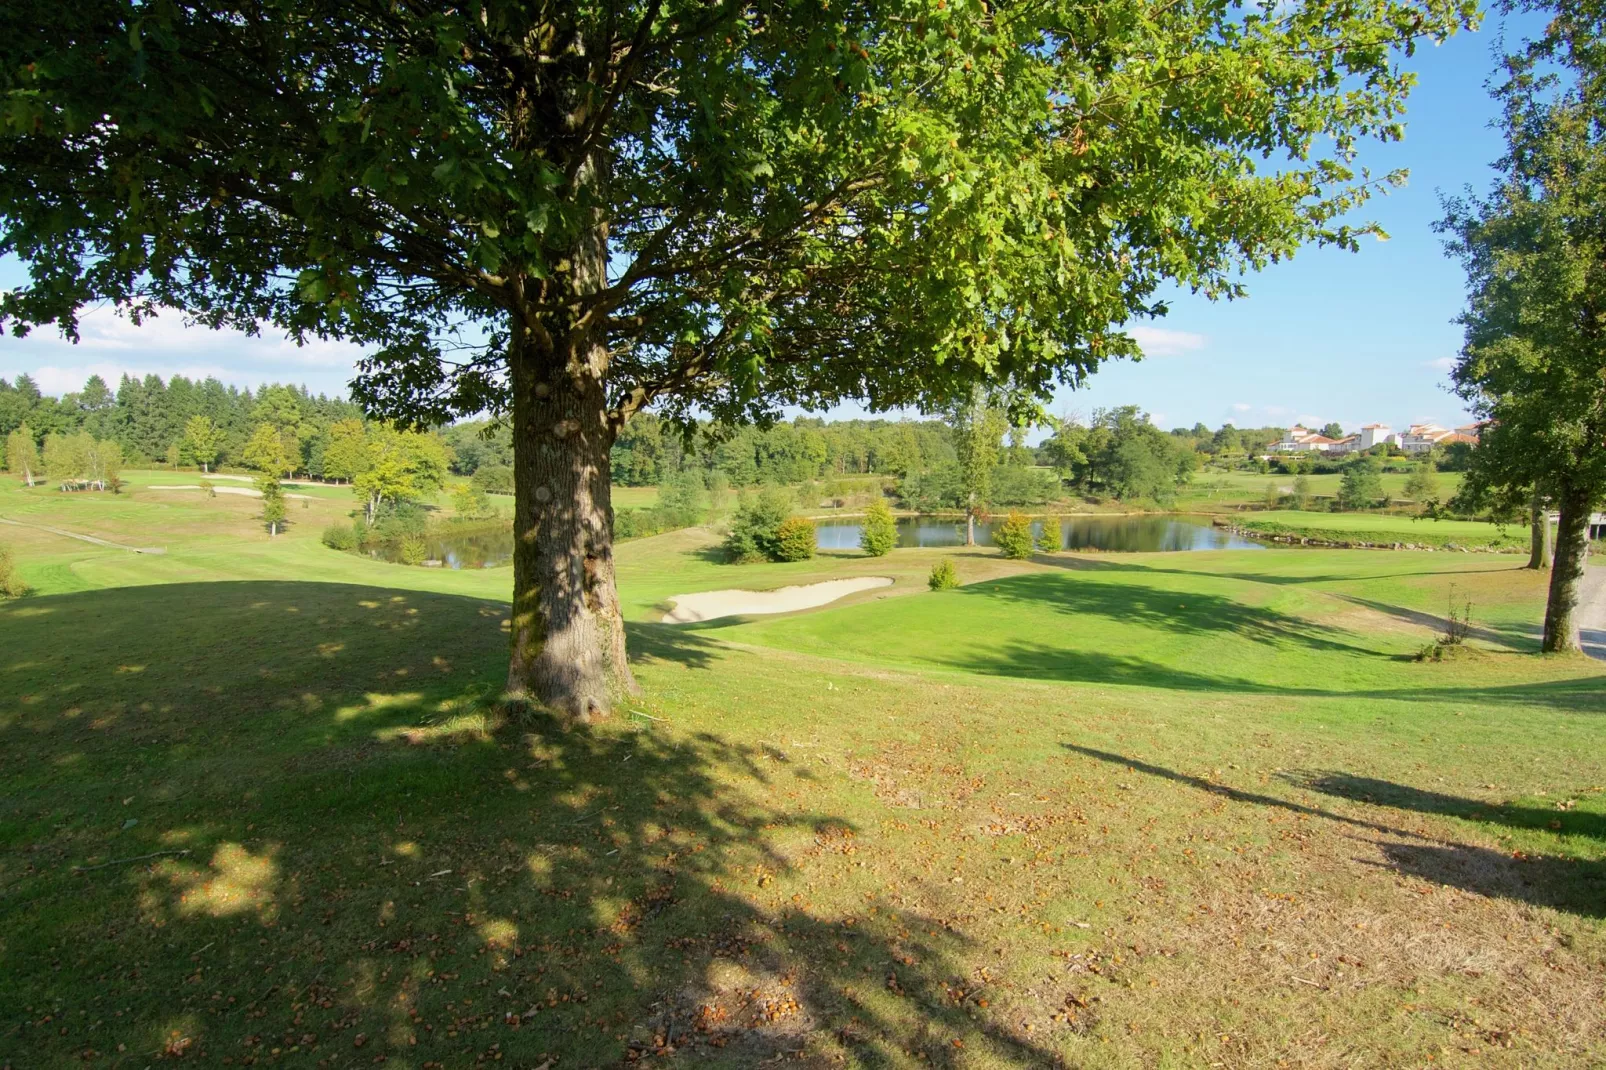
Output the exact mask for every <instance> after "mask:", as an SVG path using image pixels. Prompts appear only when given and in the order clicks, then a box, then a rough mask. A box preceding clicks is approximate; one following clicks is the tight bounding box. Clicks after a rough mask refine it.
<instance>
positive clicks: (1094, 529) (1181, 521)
mask: <svg viewBox="0 0 1606 1070" xmlns="http://www.w3.org/2000/svg"><path fill="white" fill-rule="evenodd" d="M999 519H1001V518H999ZM997 522H998V519H995V520H993V521H990V522H987V523H981V522H978V523H977V524H976V543H977V545H978V546H991V545H992V544H993V524H994V523H997ZM1045 522H1047V523H1048V524H1050V525H1053V524H1058V525H1059V532H1060V538H1059V542H1060V548H1061V549H1063V550H1089V549H1091V550H1110V551H1117V552H1122V553H1152V552H1155V551H1166V550H1261V549H1264V548H1265V547H1263V546H1261V544H1260V543H1258V542H1253V541H1251V540H1249V539H1245V538H1242V537H1240V536H1238V535H1234V534H1232V533H1231V532H1229V531H1226V530H1224V529H1222V528H1215V527H1211V526H1210V518H1209V517H1204V516H1180V515H1178V516H1171V515H1148V516H1060V517H1039V518H1037V519H1035V520H1033V521H1032V537H1033V538H1037V537H1038V536H1040V535H1041V534H1042V532H1043V524H1044V523H1045ZM818 531H819V546H820V549H822V550H856V549H858V547H859V531H860V526H859V522H858V521H857V520H824V521H821V522H820V523H819V525H818ZM964 543H965V522H964V519H963V518H960V519H957V520H956V519H954V518H952V517H935V516H914V517H900V518H899V519H898V545H899V546H963V545H964Z"/></svg>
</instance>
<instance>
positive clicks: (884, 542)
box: [859, 498, 898, 557]
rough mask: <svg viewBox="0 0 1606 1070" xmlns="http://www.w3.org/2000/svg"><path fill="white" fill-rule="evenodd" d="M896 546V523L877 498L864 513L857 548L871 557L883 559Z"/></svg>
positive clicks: (883, 502) (882, 502)
mask: <svg viewBox="0 0 1606 1070" xmlns="http://www.w3.org/2000/svg"><path fill="white" fill-rule="evenodd" d="M897 545H898V522H897V521H896V520H895V519H893V516H892V510H891V509H889V508H887V503H886V501H884V500H883V499H880V498H877V499H876V500H875V501H873V502H871V503H870V507H869V508H868V509H866V510H865V511H864V527H863V529H862V530H861V531H860V532H859V548H860V549H862V550H863V551H864V552H865V553H867V554H869V555H870V556H871V557H885V556H886V555H887V554H889V553H891V552H892V549H893V547H895V546H897Z"/></svg>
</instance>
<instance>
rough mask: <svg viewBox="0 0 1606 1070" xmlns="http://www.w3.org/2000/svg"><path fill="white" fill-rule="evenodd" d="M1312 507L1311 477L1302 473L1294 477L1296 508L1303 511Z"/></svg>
mask: <svg viewBox="0 0 1606 1070" xmlns="http://www.w3.org/2000/svg"><path fill="white" fill-rule="evenodd" d="M1309 505H1310V477H1309V476H1307V475H1305V473H1303V472H1301V473H1300V474H1299V475H1297V476H1295V477H1294V508H1295V509H1300V510H1303V509H1305V508H1306V507H1307V506H1309Z"/></svg>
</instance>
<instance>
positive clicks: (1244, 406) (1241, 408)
mask: <svg viewBox="0 0 1606 1070" xmlns="http://www.w3.org/2000/svg"><path fill="white" fill-rule="evenodd" d="M1253 409H1254V406H1253V405H1251V404H1249V402H1247V401H1235V402H1233V403H1232V411H1233V412H1250V411H1252V410H1253Z"/></svg>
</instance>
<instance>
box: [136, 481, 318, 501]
mask: <svg viewBox="0 0 1606 1070" xmlns="http://www.w3.org/2000/svg"><path fill="white" fill-rule="evenodd" d="M284 485H285V486H287V487H298V486H305V484H301V483H286V484H284ZM145 489H146V490H205V489H206V488H205V487H203V486H201V485H200V484H198V483H169V484H162V485H158V486H151V487H146V488H145ZM212 490H213V492H214V493H217V494H239V495H242V496H243V497H246V498H260V497H262V492H261V491H260V490H256V489H254V488H252V487H213V488H212ZM285 497H286V498H311V497H312V495H310V494H286V495H285Z"/></svg>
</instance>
